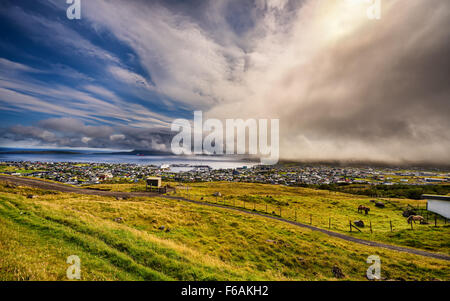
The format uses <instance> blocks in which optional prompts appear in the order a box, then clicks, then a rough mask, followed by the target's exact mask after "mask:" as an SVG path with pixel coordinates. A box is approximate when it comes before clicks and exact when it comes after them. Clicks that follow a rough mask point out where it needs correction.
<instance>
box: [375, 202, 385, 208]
mask: <svg viewBox="0 0 450 301" xmlns="http://www.w3.org/2000/svg"><path fill="white" fill-rule="evenodd" d="M375 207H378V208H384V207H386V205H384V203H383V202H376V203H375Z"/></svg>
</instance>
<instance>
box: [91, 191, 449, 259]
mask: <svg viewBox="0 0 450 301" xmlns="http://www.w3.org/2000/svg"><path fill="white" fill-rule="evenodd" d="M171 185H172V186H177V185H181V184H177V183H171ZM187 186H188V187H189V191H188V190H187V189H178V190H177V193H176V195H178V196H182V197H186V198H188V197H189V198H190V199H193V200H197V201H204V202H210V203H216V202H218V203H220V204H225V205H227V206H234V207H239V208H244V206H245V208H246V209H248V210H249V211H251V210H254V209H255V210H257V211H259V212H263V213H266V212H267V213H268V214H274V215H277V216H279V215H280V210H281V216H282V217H283V218H286V219H289V220H296V221H298V222H302V223H306V224H310V223H311V222H312V225H313V226H317V227H321V228H324V229H331V230H333V231H337V232H341V233H345V234H350V235H353V236H355V237H358V238H363V239H368V240H373V241H379V242H385V243H390V244H396V245H401V246H407V247H413V248H417V249H422V250H426V251H432V252H438V253H444V254H450V224H449V223H445V221H444V220H443V219H442V218H439V219H438V220H437V225H438V227H434V218H433V217H434V215H433V214H429V216H428V217H429V224H428V225H420V224H419V223H417V224H413V230H411V226H410V225H409V224H408V223H407V222H406V218H404V217H403V216H402V212H403V210H404V209H405V208H406V207H407V206H408V205H410V206H414V207H420V208H425V207H426V201H424V200H409V199H386V198H383V199H377V198H371V197H367V196H362V195H352V194H346V193H339V192H331V191H325V190H319V189H309V188H302V187H286V186H280V185H267V184H254V183H251V184H250V183H230V182H214V183H189V184H187V185H185V188H187ZM91 187H97V188H101V189H106V190H111V191H144V190H145V185H144V184H143V183H139V184H101V185H94V186H91ZM179 187H181V186H179ZM216 192H220V193H221V195H222V196H221V197H215V196H214V194H215V193H216ZM371 200H376V201H382V202H383V203H384V204H385V205H386V207H385V208H377V207H376V206H375V205H374V203H373V202H371ZM359 205H364V206H367V207H369V208H370V209H371V210H370V212H369V214H368V215H365V214H363V213H358V210H357V208H358V206H359ZM266 210H267V211H266ZM421 214H423V212H422V213H421ZM424 215H425V214H424ZM425 217H426V215H425ZM355 220H362V221H363V222H364V223H365V227H364V228H360V229H361V231H362V232H361V233H359V232H357V230H353V232H352V233H350V232H349V221H355ZM391 223H392V232H391ZM370 224H372V232H371V231H370Z"/></svg>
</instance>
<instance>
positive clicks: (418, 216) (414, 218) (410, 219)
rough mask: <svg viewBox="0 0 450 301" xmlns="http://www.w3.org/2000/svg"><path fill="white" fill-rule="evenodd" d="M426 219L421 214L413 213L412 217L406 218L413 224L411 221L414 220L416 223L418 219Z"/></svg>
mask: <svg viewBox="0 0 450 301" xmlns="http://www.w3.org/2000/svg"><path fill="white" fill-rule="evenodd" d="M424 220H425V219H424V218H423V217H422V216H420V215H411V216H410V217H408V219H407V220H406V221H407V222H408V224H411V222H414V224H415V223H416V221H419V222H422V221H424Z"/></svg>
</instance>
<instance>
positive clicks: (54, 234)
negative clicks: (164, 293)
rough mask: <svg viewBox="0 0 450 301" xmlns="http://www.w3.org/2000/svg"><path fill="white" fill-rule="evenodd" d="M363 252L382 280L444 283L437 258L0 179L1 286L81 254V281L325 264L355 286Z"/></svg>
mask: <svg viewBox="0 0 450 301" xmlns="http://www.w3.org/2000/svg"><path fill="white" fill-rule="evenodd" d="M29 194H33V195H35V196H36V198H33V199H29V198H27V197H26V196H27V195H29ZM117 217H121V218H123V220H124V222H123V223H118V222H115V221H114V219H115V218H117ZM162 225H164V226H165V227H166V228H167V227H168V228H170V229H171V230H170V232H165V231H161V230H159V227H160V226H162ZM372 254H376V255H379V256H380V257H381V260H382V277H384V278H386V279H397V278H401V279H406V280H434V279H440V280H449V279H450V272H449V271H450V269H449V268H450V264H449V263H448V262H445V261H441V260H435V259H429V258H424V257H421V256H415V255H410V254H405V253H399V252H394V251H390V250H384V249H377V248H371V247H366V246H361V245H357V244H354V243H350V242H345V241H342V240H338V239H333V238H330V237H328V236H327V235H324V234H322V233H317V232H312V231H310V230H307V229H301V228H298V227H295V226H291V225H288V224H284V223H281V222H277V221H270V220H267V219H265V218H262V217H257V216H248V215H246V214H243V213H239V212H234V211H231V210H226V209H219V208H211V207H207V206H201V205H195V204H189V203H185V202H180V201H175V200H167V199H164V198H151V199H144V198H136V199H130V200H121V201H118V200H115V199H114V198H107V197H100V196H86V195H76V194H63V193H54V192H49V191H44V190H38V189H32V188H26V187H17V188H8V187H7V185H4V184H1V183H0V280H65V279H66V278H65V274H66V269H67V267H68V264H66V263H65V261H66V258H67V257H68V256H70V255H78V256H79V257H80V258H81V264H82V279H83V280H336V278H335V277H334V275H333V273H332V269H333V267H334V266H337V267H339V268H341V269H342V271H343V273H344V274H345V278H344V279H346V280H364V279H365V273H366V270H367V268H368V266H369V265H368V264H367V263H366V262H365V261H366V259H367V257H368V256H369V255H372Z"/></svg>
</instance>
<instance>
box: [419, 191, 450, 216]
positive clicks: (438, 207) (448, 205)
mask: <svg viewBox="0 0 450 301" xmlns="http://www.w3.org/2000/svg"><path fill="white" fill-rule="evenodd" d="M422 198H424V199H426V200H427V210H428V211H431V212H434V213H437V214H439V215H442V216H443V217H445V218H447V219H450V196H445V195H427V194H425V195H422Z"/></svg>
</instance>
